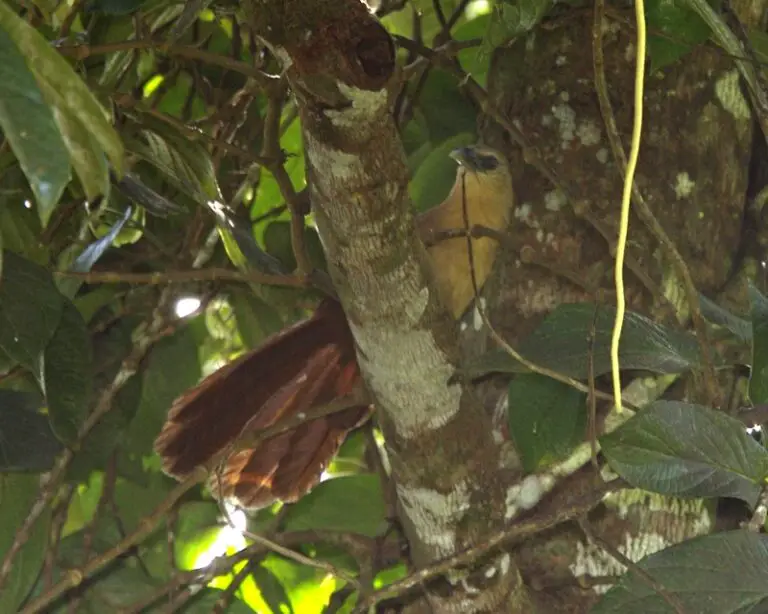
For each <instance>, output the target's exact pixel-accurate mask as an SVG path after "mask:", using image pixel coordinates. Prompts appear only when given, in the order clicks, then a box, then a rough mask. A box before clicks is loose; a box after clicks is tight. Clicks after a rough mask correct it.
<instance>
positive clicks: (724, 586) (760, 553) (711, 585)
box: [592, 531, 768, 614]
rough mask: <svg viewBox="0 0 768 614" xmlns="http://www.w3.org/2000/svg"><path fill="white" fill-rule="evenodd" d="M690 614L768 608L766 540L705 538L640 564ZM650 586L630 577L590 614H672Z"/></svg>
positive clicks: (738, 535) (730, 535)
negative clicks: (654, 613) (668, 613)
mask: <svg viewBox="0 0 768 614" xmlns="http://www.w3.org/2000/svg"><path fill="white" fill-rule="evenodd" d="M638 566H639V567H640V569H642V570H643V571H645V572H646V573H648V574H649V575H650V576H651V577H652V578H653V579H654V580H655V581H656V582H657V583H658V584H659V585H661V586H662V587H663V588H664V591H665V593H666V594H667V595H669V596H672V597H674V598H675V599H676V600H678V602H679V603H680V604H681V605H682V607H683V609H684V610H685V611H686V612H691V613H693V612H695V613H696V614H748V613H752V614H758V613H760V612H765V611H766V603H768V585H767V584H766V582H765V578H766V575H768V536H766V535H758V534H757V533H752V532H749V531H728V532H723V533H716V534H714V535H704V536H702V537H696V538H694V539H691V540H689V541H686V542H683V543H681V544H677V545H674V546H671V547H669V548H666V549H664V550H662V551H661V552H657V553H655V554H652V555H651V556H649V557H646V558H644V559H643V560H641V561H640V562H639V563H638ZM672 611H673V610H672V608H671V606H670V605H669V604H668V603H667V602H666V601H665V599H664V597H662V596H661V595H659V594H658V593H657V591H656V590H654V588H653V587H652V586H649V583H648V582H647V580H645V579H642V578H640V577H638V575H637V574H635V573H632V572H631V571H630V572H627V573H626V574H624V575H623V576H622V577H621V580H620V581H619V583H618V584H617V585H615V586H614V587H613V588H612V589H611V590H609V591H608V592H607V593H606V594H605V596H604V597H603V598H602V599H601V600H600V602H599V603H598V604H597V605H596V606H595V608H594V609H593V610H592V614H619V613H621V614H651V613H652V612H658V613H661V612H672Z"/></svg>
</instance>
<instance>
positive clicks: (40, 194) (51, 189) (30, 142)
mask: <svg viewBox="0 0 768 614" xmlns="http://www.w3.org/2000/svg"><path fill="white" fill-rule="evenodd" d="M7 10H8V9H7V7H6V6H5V4H3V5H2V6H1V7H0V127H2V129H3V134H4V135H5V137H6V138H7V139H8V143H10V145H11V149H13V153H14V154H16V157H17V158H18V159H19V164H20V165H21V168H22V169H23V171H24V174H25V175H26V177H27V179H28V180H29V185H30V186H31V188H32V192H33V193H34V194H35V199H36V200H37V204H38V207H39V210H40V215H41V219H42V220H43V222H44V223H45V222H46V221H47V220H48V217H49V216H50V214H51V211H53V209H54V207H55V206H56V204H57V203H58V202H59V199H60V198H61V194H62V192H64V188H65V187H66V186H67V184H68V183H69V180H70V177H71V175H70V166H69V153H68V152H67V147H66V145H65V144H64V141H63V139H62V137H61V134H60V133H59V128H58V126H57V124H56V120H55V119H54V116H53V111H52V110H51V108H50V107H49V106H48V103H47V102H46V100H45V99H44V98H43V94H42V92H41V91H40V88H39V87H38V85H37V81H36V79H35V77H34V75H33V74H32V73H31V72H30V71H29V69H28V68H27V64H26V62H25V61H24V57H23V56H22V55H21V54H20V53H19V50H18V49H17V47H16V44H15V43H14V41H13V40H12V39H11V37H10V36H9V35H8V33H7V32H6V31H5V30H4V27H5V25H6V24H4V23H3V21H2V16H3V12H4V11H7ZM26 27H27V28H29V26H26Z"/></svg>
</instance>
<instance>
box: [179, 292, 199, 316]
mask: <svg viewBox="0 0 768 614" xmlns="http://www.w3.org/2000/svg"><path fill="white" fill-rule="evenodd" d="M198 309H200V299H199V298H197V297H196V296H185V297H184V298H180V299H179V300H178V301H176V307H175V311H176V317H178V318H186V317H187V316H191V315H192V314H193V313H195V312H196V311H197V310H198Z"/></svg>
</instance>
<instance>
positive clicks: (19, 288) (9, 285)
mask: <svg viewBox="0 0 768 614" xmlns="http://www.w3.org/2000/svg"><path fill="white" fill-rule="evenodd" d="M63 304H64V298H63V297H62V296H61V294H59V291H58V290H57V289H56V285H55V284H54V283H53V279H52V278H51V275H50V273H49V272H48V271H46V270H45V269H44V268H43V267H41V266H39V265H37V264H34V263H32V262H30V261H29V260H26V259H24V258H22V257H21V256H17V255H16V254H14V253H13V252H9V251H5V252H4V263H3V277H2V280H1V281H0V348H1V349H2V350H3V351H4V352H5V353H6V354H7V355H8V356H9V357H10V358H12V359H13V360H15V361H17V362H19V363H20V364H22V365H23V366H25V367H26V368H28V369H29V370H30V371H32V373H34V374H35V375H36V376H39V375H40V366H41V365H40V359H41V357H42V354H43V350H45V346H46V345H48V341H50V339H51V337H52V336H53V333H54V331H55V330H56V328H57V327H58V325H59V320H60V319H61V311H62V308H63Z"/></svg>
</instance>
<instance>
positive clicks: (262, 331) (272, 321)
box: [229, 289, 284, 348]
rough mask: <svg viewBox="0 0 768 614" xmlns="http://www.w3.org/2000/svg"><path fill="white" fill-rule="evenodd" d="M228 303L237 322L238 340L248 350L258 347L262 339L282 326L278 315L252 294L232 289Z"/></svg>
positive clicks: (281, 320) (267, 304)
mask: <svg viewBox="0 0 768 614" xmlns="http://www.w3.org/2000/svg"><path fill="white" fill-rule="evenodd" d="M229 303H230V305H232V311H233V312H234V314H235V320H237V329H238V331H239V332H240V338H241V339H242V340H243V343H244V344H245V345H246V346H247V347H249V348H255V347H258V346H259V345H260V344H261V343H262V342H263V341H264V339H266V338H267V337H269V336H270V335H271V334H273V333H276V332H277V331H279V330H281V329H282V328H283V326H284V323H283V319H282V318H281V317H280V313H279V312H278V311H277V310H276V309H274V308H273V307H272V306H271V305H269V303H267V302H266V301H264V300H262V299H260V298H259V297H258V296H256V295H255V294H253V292H250V291H248V290H241V289H233V290H231V291H230V292H229Z"/></svg>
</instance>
